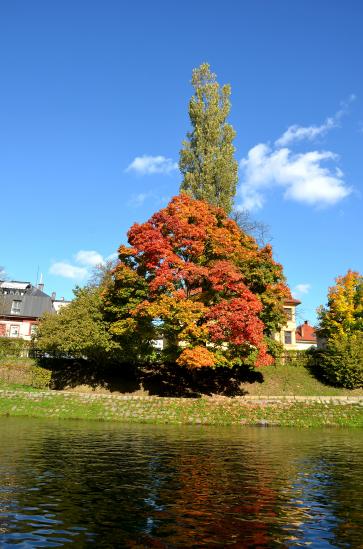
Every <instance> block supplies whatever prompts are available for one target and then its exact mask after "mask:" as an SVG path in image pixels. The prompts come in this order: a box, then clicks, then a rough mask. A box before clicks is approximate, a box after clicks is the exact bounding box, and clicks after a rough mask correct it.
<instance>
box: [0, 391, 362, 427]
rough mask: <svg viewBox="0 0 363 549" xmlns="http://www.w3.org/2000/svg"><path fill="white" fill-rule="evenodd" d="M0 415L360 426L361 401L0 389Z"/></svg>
mask: <svg viewBox="0 0 363 549" xmlns="http://www.w3.org/2000/svg"><path fill="white" fill-rule="evenodd" d="M0 416H22V417H39V418H42V417H46V418H55V419H84V420H98V421H122V422H128V423H150V424H174V425H260V426H275V425H276V426H277V425H279V426H291V427H324V426H338V427H363V397H361V396H349V397H341V396H340V397H339V396H329V397H327V396H320V397H301V396H300V397H298V396H280V397H279V396H275V397H258V396H245V397H237V398H228V397H202V398H170V397H168V398H165V397H164V398H161V397H149V396H133V395H122V396H120V395H109V394H106V395H105V394H96V393H73V392H66V391H59V392H56V391H34V392H26V391H19V390H18V391H12V390H1V391H0Z"/></svg>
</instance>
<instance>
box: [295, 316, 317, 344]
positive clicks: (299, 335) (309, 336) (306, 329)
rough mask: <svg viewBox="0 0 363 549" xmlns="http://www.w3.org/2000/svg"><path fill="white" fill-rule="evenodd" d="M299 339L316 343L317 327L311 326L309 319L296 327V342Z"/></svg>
mask: <svg viewBox="0 0 363 549" xmlns="http://www.w3.org/2000/svg"><path fill="white" fill-rule="evenodd" d="M299 341H309V342H312V343H316V333H315V328H314V327H313V326H310V324H309V323H308V321H307V320H305V322H304V324H300V326H298V327H297V328H296V342H299Z"/></svg>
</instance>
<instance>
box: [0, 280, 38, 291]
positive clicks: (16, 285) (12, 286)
mask: <svg viewBox="0 0 363 549" xmlns="http://www.w3.org/2000/svg"><path fill="white" fill-rule="evenodd" d="M29 286H31V283H30V282H18V281H17V280H12V281H11V282H10V281H8V280H3V281H2V282H0V288H4V289H7V290H26V289H27V288H29Z"/></svg>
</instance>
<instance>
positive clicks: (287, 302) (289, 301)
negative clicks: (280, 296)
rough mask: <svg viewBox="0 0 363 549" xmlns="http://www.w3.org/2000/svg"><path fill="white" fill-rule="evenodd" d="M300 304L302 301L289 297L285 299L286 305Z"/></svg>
mask: <svg viewBox="0 0 363 549" xmlns="http://www.w3.org/2000/svg"><path fill="white" fill-rule="evenodd" d="M300 304H301V301H299V300H298V299H295V298H293V297H288V298H286V299H284V305H300Z"/></svg>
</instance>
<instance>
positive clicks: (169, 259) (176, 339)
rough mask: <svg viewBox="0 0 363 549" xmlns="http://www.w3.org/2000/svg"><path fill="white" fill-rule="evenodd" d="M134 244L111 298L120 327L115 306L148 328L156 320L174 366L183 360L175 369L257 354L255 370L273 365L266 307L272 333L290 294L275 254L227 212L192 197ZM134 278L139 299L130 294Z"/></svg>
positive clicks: (179, 199)
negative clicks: (266, 331)
mask: <svg viewBox="0 0 363 549" xmlns="http://www.w3.org/2000/svg"><path fill="white" fill-rule="evenodd" d="M128 239H129V243H130V245H131V247H129V248H128V247H126V246H120V249H119V254H120V255H119V258H120V264H119V265H118V266H117V267H116V269H115V270H114V273H113V276H114V279H113V284H114V286H113V288H112V289H111V290H110V292H109V295H111V298H110V299H109V303H110V302H113V308H112V314H113V315H114V317H113V318H114V322H118V321H119V320H120V319H119V318H117V299H119V302H120V303H121V302H122V307H120V308H119V314H120V315H121V316H122V315H125V314H129V315H130V316H131V317H132V318H133V319H134V320H135V321H138V320H139V321H140V322H141V320H142V323H143V324H142V326H143V327H144V328H145V325H146V324H145V322H146V320H147V319H148V321H149V324H150V325H151V324H152V323H153V320H154V319H158V320H159V323H160V325H161V326H162V328H160V330H161V331H162V333H163V335H164V337H165V338H166V339H167V341H168V342H169V344H170V345H169V346H170V348H173V349H174V350H175V354H176V356H175V359H176V358H177V357H178V356H179V355H180V356H179V358H178V359H177V363H178V364H183V365H187V366H189V367H192V368H199V367H201V366H214V365H216V364H218V363H219V364H221V363H226V362H227V363H228V364H230V365H233V364H234V363H240V362H241V360H242V361H243V359H244V358H246V357H248V356H249V355H250V354H251V353H253V355H254V356H255V357H257V358H256V364H258V365H263V364H269V363H271V361H272V359H271V357H269V356H268V354H267V349H266V345H265V342H264V328H265V324H264V315H265V317H266V318H267V319H269V316H268V315H270V317H271V314H270V313H269V311H268V310H267V306H266V307H265V306H264V303H266V304H268V306H269V307H270V310H274V311H275V312H274V315H275V317H274V318H275V319H273V320H272V321H271V326H272V325H273V322H275V323H276V318H277V319H278V318H279V316H278V315H279V314H280V309H281V311H282V306H281V305H282V299H283V295H284V294H285V295H286V293H287V291H288V290H287V287H286V286H285V284H284V278H283V275H282V269H281V266H280V265H278V264H277V263H275V262H274V261H273V259H272V251H271V247H269V246H267V247H265V248H263V249H259V247H258V245H257V244H256V242H255V240H254V239H253V238H252V237H250V236H248V235H247V234H245V233H243V232H242V231H241V230H240V228H239V227H238V226H237V224H236V223H235V222H234V221H232V220H231V219H230V218H228V217H227V215H226V214H225V212H224V211H223V210H222V209H219V208H216V207H214V206H210V205H209V204H207V203H205V202H203V201H198V200H193V199H192V198H190V197H189V196H187V195H186V194H182V195H180V196H176V197H174V198H173V199H172V200H171V202H170V203H169V204H168V206H167V207H166V208H164V209H162V210H160V211H159V212H157V213H155V214H154V215H153V216H152V217H151V218H150V219H149V220H148V221H147V222H146V223H143V224H137V223H135V224H134V225H133V226H132V227H131V229H130V230H129V233H128ZM130 271H132V272H133V273H134V275H133V276H134V277H136V278H135V280H134V281H133V282H132V283H133V285H135V288H136V287H137V288H139V289H138V291H136V290H135V291H133V290H130V291H128V292H127V291H126V290H125V281H127V280H130V281H132V280H133V276H132V274H131V273H130ZM126 286H127V284H126ZM126 295H127V299H128V300H129V301H127V302H126V301H125V300H126V297H125V296H126ZM120 296H121V297H120ZM122 299H123V301H122ZM280 306H281V307H280ZM274 307H275V309H273V308H274ZM109 308H110V310H111V307H109ZM281 315H282V313H281ZM281 318H282V319H283V315H282V316H281ZM142 326H141V324H140V328H139V330H140V333H139V337H140V338H141V339H142V338H143V333H142V329H144V328H143V327H142ZM160 330H159V331H160ZM148 336H149V337H150V333H149V334H148ZM208 342H209V343H211V347H210V349H211V350H208V349H207V348H206V344H207V343H208ZM184 347H187V348H184ZM183 348H184V350H183Z"/></svg>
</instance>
